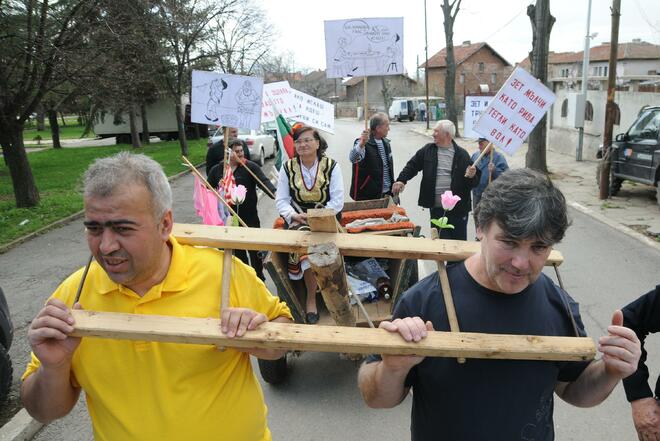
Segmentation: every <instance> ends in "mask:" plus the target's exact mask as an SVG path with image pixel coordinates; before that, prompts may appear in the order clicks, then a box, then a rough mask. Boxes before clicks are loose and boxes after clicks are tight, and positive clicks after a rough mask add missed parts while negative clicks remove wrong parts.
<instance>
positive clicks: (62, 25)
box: [0, 0, 98, 207]
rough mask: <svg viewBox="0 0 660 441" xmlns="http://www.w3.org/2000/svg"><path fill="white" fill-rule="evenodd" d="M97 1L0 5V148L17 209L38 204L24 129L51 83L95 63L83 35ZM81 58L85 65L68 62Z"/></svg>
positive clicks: (11, 0) (31, 0) (26, 0)
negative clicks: (0, 43) (83, 59)
mask: <svg viewBox="0 0 660 441" xmlns="http://www.w3.org/2000/svg"><path fill="white" fill-rule="evenodd" d="M97 6H98V0H78V1H73V0H60V1H57V2H53V3H49V2H48V1H47V0H44V1H37V0H23V1H19V0H5V1H2V2H0V41H2V45H1V46H0V48H1V49H0V145H2V149H3V154H4V158H5V162H6V164H7V166H8V167H9V172H10V175H11V180H12V185H13V188H14V195H15V198H16V205H17V207H33V206H35V205H37V204H38V203H39V191H38V189H37V186H36V183H35V180H34V176H33V174H32V170H31V168H30V164H29V161H28V157H27V154H26V152H25V146H24V144H23V128H24V126H25V122H26V121H27V120H28V118H29V117H30V115H31V114H32V113H33V112H35V110H36V109H37V106H39V104H40V103H41V100H42V98H43V97H44V96H45V95H46V93H48V91H49V90H52V89H53V87H55V86H56V84H54V83H55V82H54V78H56V77H59V78H64V77H68V78H69V79H73V78H75V77H77V76H80V75H82V74H84V70H85V69H86V66H89V65H90V64H92V65H93V64H94V62H95V56H94V53H93V51H92V48H89V47H87V46H86V44H85V43H86V38H85V36H86V35H87V33H88V32H89V31H90V29H92V25H93V23H95V22H96V21H97V19H98V7H97ZM75 57H85V58H86V61H87V64H86V65H80V64H75V63H70V59H71V58H75Z"/></svg>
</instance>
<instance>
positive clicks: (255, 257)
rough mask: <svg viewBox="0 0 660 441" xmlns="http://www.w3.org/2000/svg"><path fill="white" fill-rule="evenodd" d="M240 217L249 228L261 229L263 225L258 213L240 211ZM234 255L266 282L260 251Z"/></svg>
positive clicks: (241, 252)
mask: <svg viewBox="0 0 660 441" xmlns="http://www.w3.org/2000/svg"><path fill="white" fill-rule="evenodd" d="M238 215H239V216H240V218H241V219H243V222H245V223H246V224H247V226H248V227H252V228H260V227H261V223H260V222H259V216H258V215H257V213H256V212H255V213H252V212H245V211H239V212H238ZM248 254H249V255H250V260H249V261H248ZM234 255H235V256H236V257H238V258H239V259H241V261H242V262H243V263H244V264H246V265H250V266H251V267H252V268H254V271H255V272H256V273H257V277H259V278H260V279H261V280H266V277H265V276H264V265H263V261H262V260H261V258H260V257H259V251H255V250H250V251H246V250H234Z"/></svg>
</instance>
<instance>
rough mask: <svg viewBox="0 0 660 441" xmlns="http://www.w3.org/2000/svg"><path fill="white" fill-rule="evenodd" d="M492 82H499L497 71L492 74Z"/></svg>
mask: <svg viewBox="0 0 660 441" xmlns="http://www.w3.org/2000/svg"><path fill="white" fill-rule="evenodd" d="M490 82H491V83H493V84H495V83H497V74H496V73H492V74H490Z"/></svg>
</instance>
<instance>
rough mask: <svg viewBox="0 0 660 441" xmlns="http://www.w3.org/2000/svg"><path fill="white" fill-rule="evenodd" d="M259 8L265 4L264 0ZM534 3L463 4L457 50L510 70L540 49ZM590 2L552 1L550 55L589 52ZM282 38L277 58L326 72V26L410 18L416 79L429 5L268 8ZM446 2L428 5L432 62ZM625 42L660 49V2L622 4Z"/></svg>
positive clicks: (599, 2)
mask: <svg viewBox="0 0 660 441" xmlns="http://www.w3.org/2000/svg"><path fill="white" fill-rule="evenodd" d="M257 2H259V0H257ZM530 3H531V1H530V0H463V1H462V3H461V9H460V11H459V12H458V16H457V17H456V21H455V23H454V45H459V44H461V43H462V42H463V41H466V40H470V41H471V42H472V43H476V42H481V41H485V42H487V43H488V44H489V45H490V46H491V47H492V48H493V49H494V50H495V51H496V52H497V53H499V54H500V55H501V56H502V57H504V58H505V59H506V60H507V61H508V62H509V63H511V64H512V65H515V63H517V62H520V61H522V60H523V59H524V58H525V57H526V56H527V55H528V53H529V52H530V51H531V48H532V28H531V24H530V20H529V17H527V5H529V4H530ZM588 3H589V1H588V0H550V12H551V13H552V15H553V16H554V17H555V18H556V19H557V21H556V22H555V24H554V26H553V28H552V32H551V34H550V50H551V51H555V52H569V51H570V52H579V51H582V50H583V49H584V40H585V35H586V22H587V8H588ZM261 4H262V6H263V7H264V9H265V10H266V12H267V15H268V16H269V20H270V22H271V23H272V24H273V26H274V30H275V31H276V32H277V33H278V37H277V38H276V41H275V42H274V45H273V46H274V47H273V49H274V52H275V53H284V52H286V51H291V52H293V54H294V62H295V68H296V69H297V70H300V69H325V40H324V34H323V21H324V20H338V19H349V18H371V17H403V28H404V29H403V33H404V37H403V41H404V63H405V65H406V69H407V70H408V74H409V75H410V76H411V77H413V78H414V77H415V74H416V66H417V63H416V60H417V57H419V64H421V63H423V62H424V60H425V55H424V0H402V1H392V0H323V1H318V0H261ZM440 4H441V0H426V14H427V26H428V56H429V58H430V57H431V56H432V55H433V54H435V53H436V52H438V51H439V50H441V49H442V48H444V47H445V37H444V29H443V22H444V19H443V15H442V10H441V9H440ZM611 4H612V2H611V0H592V5H591V26H590V31H589V33H590V34H593V33H596V32H597V33H598V35H597V36H596V37H594V38H593V39H592V40H591V46H595V45H599V44H602V43H603V42H608V41H610V35H611V30H610V27H611V20H612V19H611V15H610V14H611V13H610V6H611ZM619 26H620V27H619V42H620V43H624V42H630V41H632V39H633V38H640V39H642V40H643V41H647V42H649V43H654V44H658V45H660V0H621V18H620V25H619Z"/></svg>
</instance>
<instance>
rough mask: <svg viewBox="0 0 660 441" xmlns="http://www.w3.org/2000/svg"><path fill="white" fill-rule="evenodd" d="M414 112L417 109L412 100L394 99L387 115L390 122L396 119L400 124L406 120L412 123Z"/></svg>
mask: <svg viewBox="0 0 660 441" xmlns="http://www.w3.org/2000/svg"><path fill="white" fill-rule="evenodd" d="M416 111H417V109H416V106H415V102H414V101H413V100H411V99H405V98H395V99H394V100H393V101H392V105H391V106H390V110H389V112H388V113H389V116H390V119H391V120H392V119H396V120H397V121H399V122H401V121H403V120H404V119H407V120H408V121H414V120H415V114H416Z"/></svg>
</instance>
